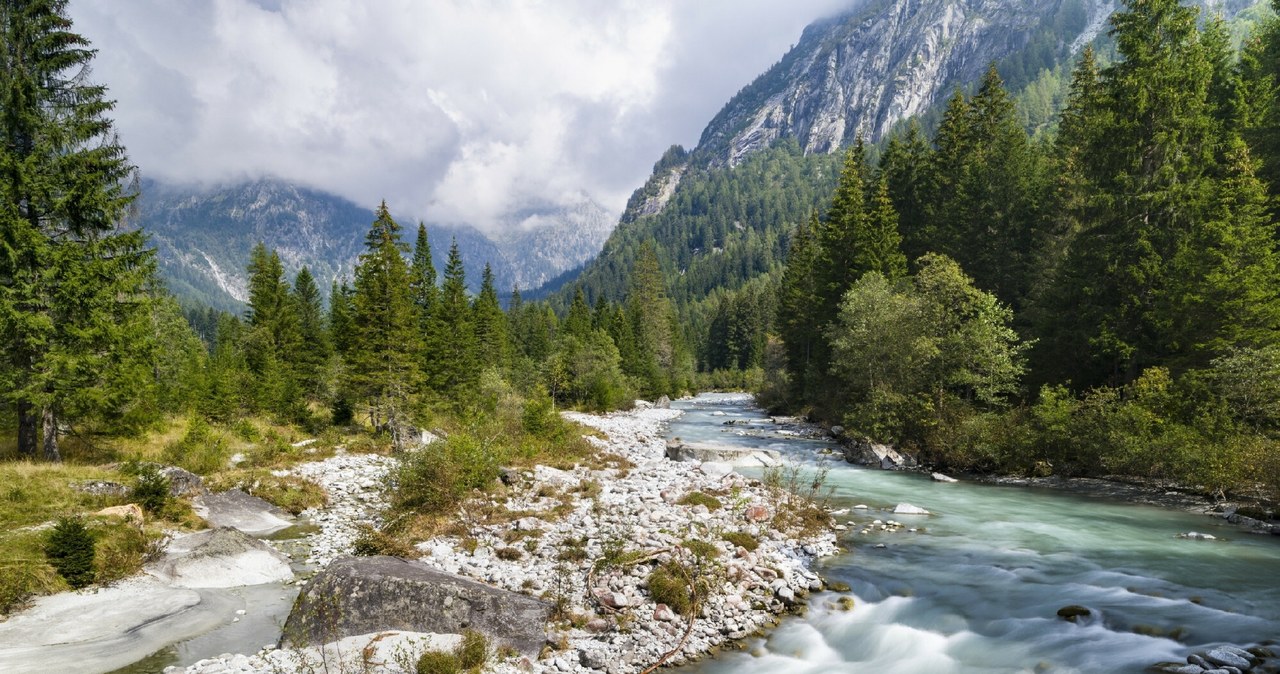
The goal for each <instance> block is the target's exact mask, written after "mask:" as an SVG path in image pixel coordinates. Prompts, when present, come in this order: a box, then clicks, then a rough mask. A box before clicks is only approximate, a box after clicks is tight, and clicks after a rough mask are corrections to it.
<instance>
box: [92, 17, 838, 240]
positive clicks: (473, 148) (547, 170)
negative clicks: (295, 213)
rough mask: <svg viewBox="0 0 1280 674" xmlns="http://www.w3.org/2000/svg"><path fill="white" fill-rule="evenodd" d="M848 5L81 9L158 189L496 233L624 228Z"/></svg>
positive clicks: (106, 79)
mask: <svg viewBox="0 0 1280 674" xmlns="http://www.w3.org/2000/svg"><path fill="white" fill-rule="evenodd" d="M850 1H851V0H792V1H791V2H787V3H778V2H774V1H772V0H696V1H690V0H620V1H616V2H609V3H602V2H599V1H598V0H429V1H422V0H258V1H256V2H254V1H250V0H131V1H130V2H119V1H118V0H78V1H73V2H72V4H71V9H70V11H71V15H72V18H73V19H74V20H75V24H76V29H77V30H79V31H80V32H82V33H83V34H84V35H85V36H86V37H88V38H89V39H90V40H91V41H92V42H93V43H94V46H95V47H96V48H97V49H98V50H99V53H98V56H97V58H96V60H95V66H94V78H95V79H96V80H97V81H99V82H101V83H103V84H106V85H107V86H108V87H109V88H110V91H111V95H112V96H113V97H114V98H115V99H117V108H116V112H115V119H116V123H117V127H118V129H119V130H120V132H121V137H122V138H123V140H124V142H125V144H126V146H127V147H128V148H129V150H130V155H131V157H132V159H133V161H134V162H135V163H137V164H138V165H139V166H140V167H141V168H142V170H143V173H144V174H147V175H149V176H151V177H154V178H158V179H161V180H166V181H171V182H200V183H219V182H229V181H235V180H241V179H245V178H252V177H259V176H275V177H280V178H285V179H288V180H292V181H296V182H299V183H302V184H305V185H308V186H311V187H316V188H320V189H324V190H327V191H330V192H334V193H337V194H340V195H342V196H345V197H347V198H349V199H352V200H353V201H356V202H357V203H361V204H366V205H370V206H372V205H374V204H376V203H377V202H378V201H379V200H381V199H384V198H385V199H386V200H387V201H388V203H389V204H391V206H392V208H393V209H394V210H396V211H397V212H400V213H407V214H410V215H412V216H413V217H415V218H423V219H426V220H430V221H438V222H465V223H469V224H473V225H475V226H478V227H480V228H482V229H488V230H490V231H493V230H494V229H495V228H497V227H500V226H502V225H503V223H504V222H507V221H508V220H509V216H510V215H511V214H512V213H514V212H515V211H518V210H519V209H521V208H524V207H528V206H530V205H537V206H545V205H548V204H571V203H575V202H579V201H581V200H582V199H583V198H591V199H594V200H596V201H598V202H600V203H601V204H603V205H604V206H605V207H606V208H609V209H612V210H614V211H619V210H621V208H622V205H623V204H624V203H625V200H626V197H627V195H629V194H630V192H631V191H632V190H633V189H635V188H636V187H638V186H639V185H640V184H641V182H643V180H644V179H645V177H646V176H647V174H648V171H649V168H650V167H651V166H652V164H653V162H654V161H656V160H657V158H658V156H660V155H661V153H662V151H663V150H664V149H665V148H666V147H667V146H668V145H670V144H672V143H675V142H680V143H684V144H686V145H691V144H692V143H694V142H696V140H697V137H698V134H699V133H700V132H701V130H702V127H703V125H705V124H706V122H707V121H708V120H710V118H711V117H712V116H713V115H714V114H715V112H716V111H718V109H719V108H720V107H721V106H722V105H723V104H724V103H725V102H726V101H727V100H728V98H729V97H730V96H731V95H732V94H733V93H734V92H736V91H737V90H738V89H740V88H741V87H742V86H745V85H746V84H747V83H749V82H750V81H751V79H753V78H754V77H755V76H756V75H758V74H759V73H761V72H763V71H764V69H765V68H767V67H768V66H769V65H770V64H772V63H773V62H775V61H776V60H777V59H778V58H780V57H781V56H782V54H783V53H784V52H785V50H786V49H787V47H788V46H789V45H790V44H792V43H794V42H795V41H796V40H797V39H798V38H799V35H800V31H801V29H802V28H803V27H804V25H805V24H807V23H808V22H810V21H812V20H813V19H815V18H817V17H819V16H822V15H824V14H828V13H831V12H833V11H836V10H838V9H840V8H842V7H843V6H845V5H847V4H849V2H850Z"/></svg>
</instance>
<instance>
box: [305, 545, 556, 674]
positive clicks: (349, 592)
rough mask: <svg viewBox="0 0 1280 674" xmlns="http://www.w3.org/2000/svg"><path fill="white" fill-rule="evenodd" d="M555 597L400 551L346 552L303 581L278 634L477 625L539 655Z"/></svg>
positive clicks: (313, 638) (325, 636)
mask: <svg viewBox="0 0 1280 674" xmlns="http://www.w3.org/2000/svg"><path fill="white" fill-rule="evenodd" d="M550 615H551V604H549V603H547V602H545V601H542V600H540V599H534V598H533V597H529V596H526V595H522V594H517V593H514V592H508V591H506V590H500V589H498V588H494V587H490V586H488V585H485V584H483V583H478V582H476V581H473V580H469V579H466V578H462V577H460V576H455V575H453V574H449V573H445V572H443V571H437V570H436V569H432V568H430V567H427V566H424V565H422V564H418V563H416V562H409V561H405V560H403V559H398V558H396V557H344V558H341V559H338V560H335V561H334V562H333V563H332V564H330V565H329V567H328V568H326V569H325V570H324V571H321V572H320V573H318V574H316V576H315V577H314V578H312V579H311V582H309V583H307V586H306V587H305V588H303V590H302V593H301V594H300V595H298V600H297V601H296V602H295V603H294V605H293V610H292V611H291V612H290V613H289V619H288V620H287V621H286V622H285V625H284V635H283V636H281V638H280V645H281V646H282V647H289V646H296V645H315V644H323V643H328V642H331V641H336V640H338V639H342V638H344V637H349V636H355V635H358V634H368V633H371V632H379V631H383V630H402V631H408V632H433V633H436V634H458V633H461V632H462V631H463V630H466V629H468V628H470V629H474V630H477V631H479V632H481V633H483V634H484V635H485V636H487V637H489V639H490V640H491V641H492V642H494V643H495V645H497V646H499V647H502V646H509V647H511V648H514V649H516V650H517V651H520V652H521V653H523V654H525V655H527V656H529V657H531V658H536V657H537V655H538V651H539V649H541V648H542V644H543V643H544V641H545V640H546V633H545V626H546V624H547V621H548V620H549V619H550Z"/></svg>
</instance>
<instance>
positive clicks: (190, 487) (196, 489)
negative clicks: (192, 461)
mask: <svg viewBox="0 0 1280 674" xmlns="http://www.w3.org/2000/svg"><path fill="white" fill-rule="evenodd" d="M157 470H158V471H159V473H160V474H161V475H163V476H165V477H166V478H168V479H169V494H170V495H171V496H199V495H200V494H203V493H205V488H204V478H201V477H200V476H199V475H196V474H195V473H193V472H191V471H189V470H184V469H182V468H179V467H177V466H160V467H159V468H158V469H157Z"/></svg>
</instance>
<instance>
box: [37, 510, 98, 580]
mask: <svg viewBox="0 0 1280 674" xmlns="http://www.w3.org/2000/svg"><path fill="white" fill-rule="evenodd" d="M44 554H45V557H46V558H47V559H48V560H49V564H50V565H51V566H53V568H54V569H56V570H57V571H58V575H60V576H62V577H63V578H64V579H66V581H67V584H68V585H70V586H71V587H72V588H74V589H80V588H82V587H85V586H86V585H89V584H90V583H92V582H93V556H94V540H93V534H92V533H90V532H89V530H88V529H87V528H85V526H84V522H82V521H80V519H79V518H75V517H63V518H60V519H59V520H58V523H57V524H55V525H54V526H53V529H52V530H51V531H50V532H49V537H48V538H47V539H46V540H45V547H44Z"/></svg>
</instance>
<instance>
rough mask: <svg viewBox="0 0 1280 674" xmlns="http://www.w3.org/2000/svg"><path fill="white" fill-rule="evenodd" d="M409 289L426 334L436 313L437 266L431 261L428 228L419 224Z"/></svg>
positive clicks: (410, 268) (414, 245) (437, 290)
mask: <svg viewBox="0 0 1280 674" xmlns="http://www.w3.org/2000/svg"><path fill="white" fill-rule="evenodd" d="M409 288H410V290H411V291H412V292H413V305H414V307H416V308H417V310H418V322H419V325H420V327H421V329H422V331H423V332H424V333H425V332H426V330H427V327H428V325H429V324H430V322H431V314H432V313H434V312H435V306H436V295H437V294H438V292H439V289H438V288H436V266H435V263H434V262H432V261H431V241H430V240H429V239H428V238H427V226H426V225H424V224H423V223H421V222H419V223H418V238H417V239H416V240H415V241H414V244H413V262H412V264H410V265H409Z"/></svg>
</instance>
